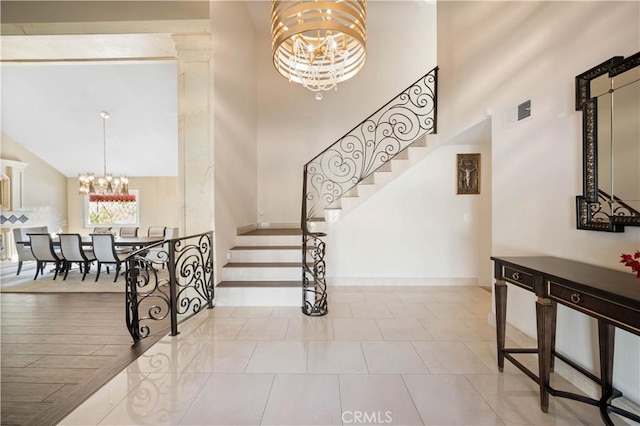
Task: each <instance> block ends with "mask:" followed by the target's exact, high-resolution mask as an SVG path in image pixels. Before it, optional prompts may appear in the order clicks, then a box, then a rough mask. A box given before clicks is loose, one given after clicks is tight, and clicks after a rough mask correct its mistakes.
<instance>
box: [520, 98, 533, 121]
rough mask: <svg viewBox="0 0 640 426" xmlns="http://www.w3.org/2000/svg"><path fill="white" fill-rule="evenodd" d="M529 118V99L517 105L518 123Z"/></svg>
mask: <svg viewBox="0 0 640 426" xmlns="http://www.w3.org/2000/svg"><path fill="white" fill-rule="evenodd" d="M527 117H531V99H529V100H526V101H524V102H523V103H521V104H520V105H518V121H520V120H524V119H525V118H527Z"/></svg>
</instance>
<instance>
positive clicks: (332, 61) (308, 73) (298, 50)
mask: <svg viewBox="0 0 640 426" xmlns="http://www.w3.org/2000/svg"><path fill="white" fill-rule="evenodd" d="M366 21H367V5H366V2H365V1H356V0H338V1H319V0H299V1H275V0H274V1H272V2H271V37H272V40H271V42H272V43H271V48H272V51H273V65H274V66H275V67H276V69H277V70H278V72H279V73H280V74H282V75H283V76H284V77H286V78H288V79H289V81H293V82H295V83H300V84H302V85H303V86H304V87H306V88H307V89H309V90H311V91H312V92H316V99H318V100H320V99H322V91H324V90H331V89H336V90H337V85H338V83H341V82H343V81H346V80H348V79H350V78H351V77H353V76H354V75H356V74H357V73H358V71H360V70H361V69H362V67H363V66H364V63H365V60H366V58H367V49H366V46H367V33H366Z"/></svg>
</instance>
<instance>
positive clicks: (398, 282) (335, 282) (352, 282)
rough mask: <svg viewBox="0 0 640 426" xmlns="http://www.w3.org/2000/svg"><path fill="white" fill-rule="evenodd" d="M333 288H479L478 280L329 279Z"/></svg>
mask: <svg viewBox="0 0 640 426" xmlns="http://www.w3.org/2000/svg"><path fill="white" fill-rule="evenodd" d="M327 284H328V285H331V286H391V287H401V286H407V287H409V286H414V287H417V286H425V287H427V286H477V285H478V279H477V278H428V277H427V278H380V277H375V278H360V277H328V278H327Z"/></svg>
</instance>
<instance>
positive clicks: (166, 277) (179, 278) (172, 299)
mask: <svg viewBox="0 0 640 426" xmlns="http://www.w3.org/2000/svg"><path fill="white" fill-rule="evenodd" d="M150 251H154V253H155V254H154V256H149V255H148V253H149V252H150ZM126 264H127V271H126V274H125V276H126V281H127V283H126V321H127V328H128V329H129V333H130V334H131V337H132V338H133V340H134V342H136V341H139V340H141V339H144V338H145V337H149V336H151V335H153V334H157V333H163V332H166V330H167V329H170V334H171V335H172V336H175V335H177V334H178V323H179V322H181V321H183V320H185V319H187V318H189V317H190V316H192V315H195V314H196V313H198V312H200V311H201V310H202V309H204V308H208V309H211V308H213V298H214V285H215V282H214V269H213V231H209V232H205V233H202V234H197V235H191V236H188V237H182V238H173V239H168V240H164V241H163V242H159V243H156V244H153V245H151V246H147V247H145V248H143V249H140V250H138V251H135V252H133V253H131V254H130V255H129V256H128V257H127V258H126Z"/></svg>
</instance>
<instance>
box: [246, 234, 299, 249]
mask: <svg viewBox="0 0 640 426" xmlns="http://www.w3.org/2000/svg"><path fill="white" fill-rule="evenodd" d="M300 244H302V236H301V235H238V236H236V246H239V247H244V246H299V245H300Z"/></svg>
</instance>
